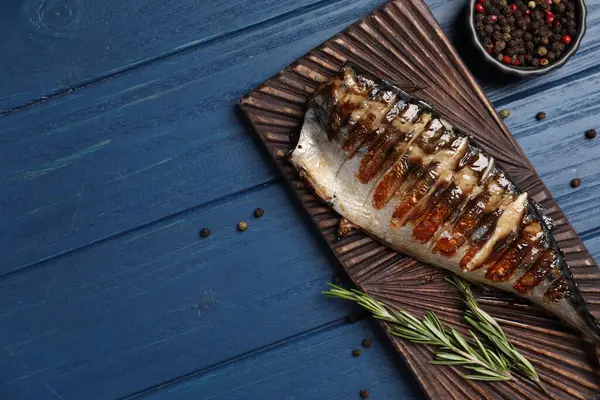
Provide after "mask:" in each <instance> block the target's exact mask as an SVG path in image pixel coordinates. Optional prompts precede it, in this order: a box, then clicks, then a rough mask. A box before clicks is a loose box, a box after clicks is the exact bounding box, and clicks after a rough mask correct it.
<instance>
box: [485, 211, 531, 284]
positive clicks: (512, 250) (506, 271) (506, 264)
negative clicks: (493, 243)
mask: <svg viewBox="0 0 600 400" xmlns="http://www.w3.org/2000/svg"><path fill="white" fill-rule="evenodd" d="M541 239H542V227H541V226H540V224H539V222H537V221H534V222H532V223H530V224H529V225H527V226H526V227H525V228H524V229H523V231H522V234H521V238H520V239H519V240H518V241H517V242H516V243H514V245H512V246H510V247H509V248H507V249H506V251H505V252H503V254H502V256H501V257H500V259H499V260H498V262H496V263H495V264H494V265H493V266H492V267H490V268H489V269H488V270H487V273H486V275H485V277H486V278H487V279H489V280H491V281H494V282H500V281H507V280H509V279H510V278H511V277H512V276H513V274H514V272H515V271H516V269H517V268H518V267H519V265H521V263H522V262H523V260H524V259H525V257H526V256H527V254H529V252H530V251H531V249H532V248H533V246H535V245H537V244H538V243H539V241H540V240H541Z"/></svg>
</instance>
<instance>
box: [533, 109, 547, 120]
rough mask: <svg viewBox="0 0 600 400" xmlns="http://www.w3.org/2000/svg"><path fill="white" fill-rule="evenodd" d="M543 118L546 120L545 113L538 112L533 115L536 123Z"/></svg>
mask: <svg viewBox="0 0 600 400" xmlns="http://www.w3.org/2000/svg"><path fill="white" fill-rule="evenodd" d="M544 118H546V113H545V112H543V111H540V112H539V113H537V114H535V119H537V120H538V121H541V120H543V119H544Z"/></svg>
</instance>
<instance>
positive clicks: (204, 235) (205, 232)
mask: <svg viewBox="0 0 600 400" xmlns="http://www.w3.org/2000/svg"><path fill="white" fill-rule="evenodd" d="M209 236H210V229H208V228H202V230H201V231H200V237H201V238H207V237H209Z"/></svg>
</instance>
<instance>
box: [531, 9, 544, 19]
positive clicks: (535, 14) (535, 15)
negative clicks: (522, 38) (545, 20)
mask: <svg viewBox="0 0 600 400" xmlns="http://www.w3.org/2000/svg"><path fill="white" fill-rule="evenodd" d="M531 16H532V17H533V20H534V21H540V20H541V19H542V12H541V11H540V10H535V11H534V12H532V13H531Z"/></svg>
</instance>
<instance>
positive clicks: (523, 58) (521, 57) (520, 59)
mask: <svg viewBox="0 0 600 400" xmlns="http://www.w3.org/2000/svg"><path fill="white" fill-rule="evenodd" d="M518 60H519V64H521V65H523V64H525V56H522V55H521V56H519V58H518Z"/></svg>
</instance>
